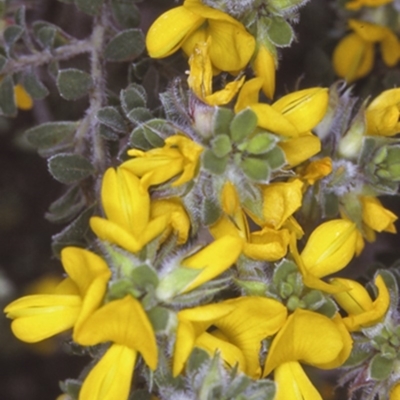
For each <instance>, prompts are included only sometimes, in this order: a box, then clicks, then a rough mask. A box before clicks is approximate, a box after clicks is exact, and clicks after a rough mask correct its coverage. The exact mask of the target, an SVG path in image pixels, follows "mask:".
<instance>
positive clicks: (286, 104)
mask: <svg viewBox="0 0 400 400" xmlns="http://www.w3.org/2000/svg"><path fill="white" fill-rule="evenodd" d="M328 100H329V95H328V89H327V88H320V87H315V88H310V89H304V90H299V91H297V92H293V93H290V94H288V95H286V96H283V97H282V98H280V99H279V100H278V101H276V102H275V103H274V104H272V108H273V109H274V110H276V111H279V112H280V113H281V114H282V115H283V116H284V117H285V118H286V119H287V120H288V121H289V122H291V123H292V124H293V125H294V126H295V127H296V129H297V131H298V132H299V133H302V132H308V131H310V130H311V129H313V128H314V127H315V126H316V125H318V123H319V122H320V121H321V120H322V118H323V117H324V115H325V113H326V111H327V109H328Z"/></svg>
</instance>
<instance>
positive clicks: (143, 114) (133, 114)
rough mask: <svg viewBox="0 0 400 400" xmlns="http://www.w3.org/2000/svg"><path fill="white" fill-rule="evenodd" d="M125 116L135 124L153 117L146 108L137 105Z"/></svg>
mask: <svg viewBox="0 0 400 400" xmlns="http://www.w3.org/2000/svg"><path fill="white" fill-rule="evenodd" d="M127 118H128V119H129V120H130V121H132V122H134V123H135V124H138V125H139V124H141V123H142V122H145V121H148V120H149V119H153V118H154V117H153V114H152V113H151V111H150V110H149V109H148V108H145V107H138V108H134V109H133V110H131V111H130V112H129V114H127Z"/></svg>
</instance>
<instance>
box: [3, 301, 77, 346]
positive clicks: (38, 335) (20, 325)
mask: <svg viewBox="0 0 400 400" xmlns="http://www.w3.org/2000/svg"><path fill="white" fill-rule="evenodd" d="M81 304H82V302H81V298H80V297H79V296H77V295H56V294H55V295H51V294H43V295H32V296H25V297H22V298H20V299H17V300H15V301H13V302H12V303H10V304H9V305H8V306H7V307H6V308H5V309H4V312H6V313H7V317H8V318H12V319H14V321H13V322H12V324H11V329H12V331H13V333H14V335H15V336H16V337H17V338H18V339H20V340H22V341H24V342H28V343H35V342H39V341H41V340H43V339H47V338H49V337H51V336H54V335H56V334H58V333H60V332H63V331H65V330H67V329H70V328H72V327H73V325H74V324H75V322H76V320H77V318H78V315H79V312H80V309H81Z"/></svg>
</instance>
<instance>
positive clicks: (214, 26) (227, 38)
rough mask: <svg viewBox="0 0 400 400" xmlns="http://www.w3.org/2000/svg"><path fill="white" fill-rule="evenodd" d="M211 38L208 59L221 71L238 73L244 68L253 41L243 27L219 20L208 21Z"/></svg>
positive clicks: (251, 50) (252, 47)
mask: <svg viewBox="0 0 400 400" xmlns="http://www.w3.org/2000/svg"><path fill="white" fill-rule="evenodd" d="M208 23H209V26H208V33H209V35H210V36H211V37H212V44H211V47H210V58H211V62H212V63H213V65H215V66H216V67H217V68H218V69H220V70H221V71H239V70H241V69H243V68H245V67H246V65H247V63H248V62H249V61H250V58H251V56H252V55H253V52H254V48H255V39H254V37H253V36H252V35H250V33H248V32H247V31H246V29H245V28H244V27H243V26H240V25H241V24H240V25H238V24H232V23H231V22H226V21H220V20H209V21H208Z"/></svg>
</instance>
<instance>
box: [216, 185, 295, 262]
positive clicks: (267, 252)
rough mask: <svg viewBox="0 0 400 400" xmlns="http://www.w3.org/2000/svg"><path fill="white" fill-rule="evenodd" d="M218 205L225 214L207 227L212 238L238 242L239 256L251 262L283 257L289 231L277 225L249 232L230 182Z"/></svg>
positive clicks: (233, 187)
mask: <svg viewBox="0 0 400 400" xmlns="http://www.w3.org/2000/svg"><path fill="white" fill-rule="evenodd" d="M272 185H273V184H272ZM221 203H222V208H223V210H224V212H225V214H224V215H222V216H221V218H220V219H219V220H218V221H217V222H215V223H214V224H213V225H212V226H210V228H209V229H210V233H211V234H212V235H213V237H214V238H220V237H223V236H225V235H231V236H235V237H237V238H238V239H242V240H243V253H244V254H245V255H246V256H247V257H250V258H253V259H257V260H264V261H276V260H279V259H281V258H282V257H284V256H285V254H286V253H287V247H288V245H289V238H290V235H289V231H288V230H287V229H280V228H281V226H279V227H276V226H272V227H268V226H265V227H264V228H263V229H262V230H260V231H255V232H250V230H249V226H248V222H247V218H246V215H245V213H244V211H243V209H242V207H241V205H240V200H239V196H238V194H237V191H236V189H235V186H234V185H233V184H232V183H231V182H227V183H225V185H224V187H223V189H222V193H221ZM278 207H279V206H278Z"/></svg>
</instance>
